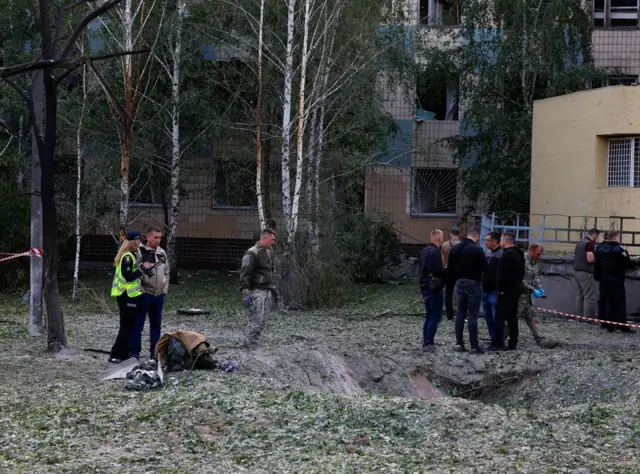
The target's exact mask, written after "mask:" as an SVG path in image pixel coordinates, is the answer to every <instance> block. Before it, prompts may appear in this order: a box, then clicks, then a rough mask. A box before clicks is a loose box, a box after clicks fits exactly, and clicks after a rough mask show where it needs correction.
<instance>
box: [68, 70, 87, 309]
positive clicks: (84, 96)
mask: <svg viewBox="0 0 640 474" xmlns="http://www.w3.org/2000/svg"><path fill="white" fill-rule="evenodd" d="M86 107H87V65H86V64H85V65H83V66H82V106H81V109H80V119H79V120H78V129H77V130H76V154H77V166H76V222H75V231H76V255H75V259H74V263H73V290H72V294H71V298H72V301H73V302H74V303H76V302H77V301H78V281H79V276H80V243H81V241H82V234H81V233H80V217H81V211H80V210H81V207H80V202H81V200H80V199H81V189H82V160H83V150H82V127H83V125H84V117H85V113H86Z"/></svg>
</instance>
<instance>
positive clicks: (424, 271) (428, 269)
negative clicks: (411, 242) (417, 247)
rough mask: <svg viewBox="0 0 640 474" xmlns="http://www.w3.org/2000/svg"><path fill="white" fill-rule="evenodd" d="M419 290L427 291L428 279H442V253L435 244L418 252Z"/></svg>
mask: <svg viewBox="0 0 640 474" xmlns="http://www.w3.org/2000/svg"><path fill="white" fill-rule="evenodd" d="M419 265H420V267H419V268H420V288H422V289H426V290H428V289H429V277H431V276H433V277H435V278H443V277H444V275H445V269H444V267H443V266H442V253H441V252H440V249H439V248H438V247H437V246H436V245H435V244H429V245H427V246H426V247H425V248H423V249H422V250H421V251H420V258H419Z"/></svg>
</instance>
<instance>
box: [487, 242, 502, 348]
mask: <svg viewBox="0 0 640 474" xmlns="http://www.w3.org/2000/svg"><path fill="white" fill-rule="evenodd" d="M501 237H502V235H501V234H500V232H490V233H489V234H487V236H486V237H485V239H484V243H485V245H486V246H487V251H486V252H485V255H486V258H487V271H486V272H485V274H484V275H483V276H482V308H483V309H484V319H485V321H486V323H487V330H488V331H489V337H490V338H491V340H493V338H494V337H495V329H494V324H495V318H496V307H497V305H498V268H499V267H500V259H501V258H502V252H503V250H502V248H501V247H500V238H501Z"/></svg>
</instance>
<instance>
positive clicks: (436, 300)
mask: <svg viewBox="0 0 640 474" xmlns="http://www.w3.org/2000/svg"><path fill="white" fill-rule="evenodd" d="M443 236H444V234H443V233H442V231H441V230H440V229H434V230H433V231H432V232H431V243H430V244H429V245H427V246H426V247H425V248H423V249H422V251H421V252H420V258H419V265H420V293H421V294H422V300H423V301H424V309H425V312H426V315H425V318H424V325H423V327H422V337H423V343H422V350H423V351H424V352H431V353H433V352H435V350H436V346H435V337H436V332H437V331H438V325H439V324H440V321H441V320H442V306H443V304H444V299H443V296H442V285H443V281H442V278H443V277H444V267H443V266H442V253H441V252H440V246H441V245H442V239H443Z"/></svg>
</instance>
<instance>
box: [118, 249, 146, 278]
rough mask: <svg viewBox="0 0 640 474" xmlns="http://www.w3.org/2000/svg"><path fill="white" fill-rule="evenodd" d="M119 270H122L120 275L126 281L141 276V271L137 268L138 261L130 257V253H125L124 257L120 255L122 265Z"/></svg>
mask: <svg viewBox="0 0 640 474" xmlns="http://www.w3.org/2000/svg"><path fill="white" fill-rule="evenodd" d="M138 258H139V256H138ZM120 270H121V271H122V277H123V278H124V279H125V280H126V282H127V283H131V282H132V281H134V280H137V279H138V278H140V277H141V276H142V273H140V270H138V262H136V261H135V260H134V259H132V258H131V256H130V255H125V256H124V257H122V265H121V266H120Z"/></svg>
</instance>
